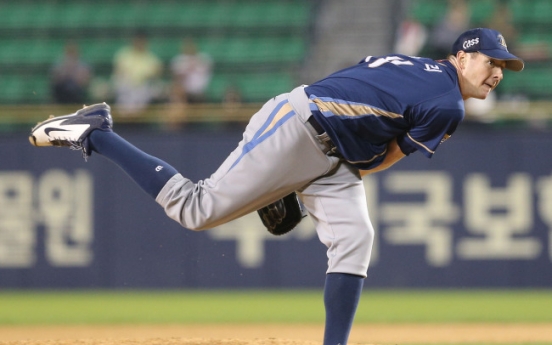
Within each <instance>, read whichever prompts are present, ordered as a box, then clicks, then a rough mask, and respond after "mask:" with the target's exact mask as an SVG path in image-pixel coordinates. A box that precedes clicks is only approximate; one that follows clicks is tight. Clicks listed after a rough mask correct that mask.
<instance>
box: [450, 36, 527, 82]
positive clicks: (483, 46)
mask: <svg viewBox="0 0 552 345" xmlns="http://www.w3.org/2000/svg"><path fill="white" fill-rule="evenodd" d="M460 50H463V51H465V52H466V53H474V52H480V53H482V54H485V55H487V56H488V57H491V58H493V59H497V60H503V61H506V68H507V69H509V70H512V71H516V72H518V71H521V70H522V69H523V67H524V63H523V60H522V59H520V58H518V57H517V56H515V55H514V54H512V53H510V52H509V51H508V47H507V46H506V40H505V39H504V36H502V34H501V33H500V32H498V31H496V30H491V29H485V28H477V29H471V30H468V31H466V32H464V33H463V34H461V35H460V36H459V37H458V38H457V39H456V41H455V42H454V44H453V45H452V54H454V55H456V53H458V51H460Z"/></svg>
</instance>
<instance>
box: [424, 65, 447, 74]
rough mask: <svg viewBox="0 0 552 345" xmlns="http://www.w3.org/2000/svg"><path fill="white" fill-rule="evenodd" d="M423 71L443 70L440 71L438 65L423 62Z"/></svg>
mask: <svg viewBox="0 0 552 345" xmlns="http://www.w3.org/2000/svg"><path fill="white" fill-rule="evenodd" d="M424 71H426V72H439V73H441V72H443V71H441V69H440V68H439V65H430V64H428V63H426V64H425V69H424Z"/></svg>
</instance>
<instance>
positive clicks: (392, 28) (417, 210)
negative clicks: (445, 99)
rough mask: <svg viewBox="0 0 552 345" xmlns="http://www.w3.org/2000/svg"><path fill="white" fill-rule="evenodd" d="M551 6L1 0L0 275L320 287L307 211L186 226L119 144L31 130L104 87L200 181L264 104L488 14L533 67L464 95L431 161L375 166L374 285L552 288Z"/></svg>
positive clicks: (96, 96) (162, 150)
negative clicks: (110, 151) (294, 220)
mask: <svg viewBox="0 0 552 345" xmlns="http://www.w3.org/2000/svg"><path fill="white" fill-rule="evenodd" d="M550 13H552V1H549V0H530V1H527V0H523V1H522V0H450V1H446V0H372V1H366V0H340V1H337V0H264V1H254V0H202V1H199V0H196V1H193V0H180V1H177V0H134V1H131V0H120V1H117V2H114V1H108V0H95V1H87V0H76V1H69V0H43V1H31V0H17V1H16V0H3V1H0V288H76V287H85V288H128V287H130V288H134V287H137V288H180V287H185V288H203V287H212V288H234V287H236V288H241V287H272V288H280V287H283V288H288V287H289V288H296V287H321V286H322V285H323V282H324V272H325V269H326V256H325V248H324V247H323V245H322V244H320V243H319V242H318V239H317V236H316V233H315V231H314V229H313V226H312V223H311V222H310V220H309V219H308V218H306V219H305V220H304V221H303V222H302V223H301V224H300V226H299V227H298V228H297V229H295V230H294V231H293V232H292V233H291V234H289V235H286V236H283V237H274V236H271V235H270V234H268V233H267V232H266V230H265V229H264V228H263V227H262V224H261V222H260V220H259V219H258V217H257V215H256V214H252V215H249V216H246V217H244V218H242V219H239V220H236V221H234V222H231V223H229V224H226V225H224V226H221V227H219V228H216V229H212V230H210V231H207V232H202V233H195V232H191V231H186V230H184V229H181V228H180V227H179V226H178V225H177V224H176V223H174V222H173V221H171V220H169V219H168V218H167V217H166V216H165V215H164V213H163V212H162V210H160V208H159V207H158V206H157V205H156V204H155V203H153V202H152V200H151V199H150V198H149V197H148V196H147V195H145V194H144V193H142V192H141V191H140V190H138V188H137V187H136V186H135V185H134V184H133V183H132V182H131V181H129V179H128V178H127V177H126V176H125V175H124V174H123V173H122V172H121V171H120V170H118V168H116V167H114V166H112V165H111V164H110V163H109V162H107V161H106V160H104V159H102V158H101V157H96V156H94V155H93V156H92V157H91V158H90V159H89V161H88V162H87V163H85V162H84V161H83V160H81V159H80V156H79V155H78V154H77V153H73V154H72V155H69V154H68V153H67V152H61V151H60V150H59V149H38V148H34V147H31V145H29V143H28V141H27V135H28V130H29V129H30V127H31V126H32V125H34V124H35V123H36V122H37V121H40V120H43V119H44V118H45V117H46V116H47V115H49V114H56V115H61V114H66V113H72V112H74V111H75V110H77V109H78V108H80V107H81V106H82V104H91V103H97V102H104V101H105V102H108V103H109V104H110V105H111V106H112V110H113V116H114V119H115V128H116V130H117V131H118V132H119V133H120V134H122V135H123V136H124V137H126V138H127V139H129V140H130V141H131V142H133V143H135V144H136V145H137V146H138V147H140V148H142V149H144V150H146V151H147V152H149V153H152V154H154V155H156V156H159V157H160V158H162V159H165V160H167V161H169V162H171V163H172V164H173V165H174V166H175V167H177V168H178V169H179V170H180V171H182V173H183V174H184V175H186V176H189V177H191V178H192V179H196V180H198V179H203V178H205V177H207V176H209V174H211V173H212V172H213V171H214V170H215V169H216V168H217V167H218V165H219V164H220V163H221V162H222V161H223V160H224V158H225V157H226V156H227V155H228V153H230V152H231V150H233V148H234V147H235V146H236V144H237V142H238V141H239V140H240V138H241V133H242V131H243V129H244V128H245V125H246V121H247V119H248V118H249V117H250V116H251V115H252V114H253V113H254V112H255V111H256V110H257V109H258V108H259V107H260V106H261V105H262V103H263V102H264V101H266V100H268V99H270V98H272V97H274V96H275V95H278V94H280V93H283V92H288V91H290V90H291V89H292V88H293V87H295V86H297V85H300V84H308V83H312V82H314V81H316V80H318V79H320V78H323V77H324V76H326V75H327V74H329V73H331V72H333V71H335V70H337V69H340V68H343V67H346V66H349V65H351V64H355V63H357V62H359V61H360V60H361V59H363V58H364V57H366V56H367V55H374V56H375V55H383V54H389V53H402V54H408V55H418V56H427V57H432V58H434V59H441V58H445V57H446V56H447V54H448V52H449V51H448V49H449V47H450V46H451V45H452V42H453V41H454V40H455V39H456V37H457V36H458V35H459V34H460V33H461V32H463V31H465V30H467V29H469V28H472V27H478V26H485V27H491V28H494V29H496V30H499V31H500V32H502V33H503V34H504V36H505V38H506V41H507V43H508V47H509V49H510V51H511V52H513V53H514V54H516V55H518V56H520V57H521V58H523V59H524V60H525V62H526V65H525V66H526V67H525V70H524V71H523V72H521V73H513V72H509V71H506V72H505V78H504V80H503V82H502V83H501V84H500V85H499V86H498V88H497V89H496V91H495V92H494V93H493V94H492V95H491V97H489V99H488V100H486V101H470V102H468V103H467V105H466V109H467V117H466V120H465V123H464V124H463V126H462V128H460V129H459V130H458V131H457V133H455V135H454V137H453V140H450V141H447V143H446V144H444V145H443V147H442V148H440V150H439V152H438V154H436V155H435V157H434V158H432V159H431V160H427V159H425V158H424V157H422V156H421V155H419V157H418V155H416V154H415V155H412V157H410V158H409V159H407V160H404V161H401V163H400V164H398V165H397V167H396V168H394V169H391V170H390V171H386V172H383V173H381V174H377V175H374V176H369V177H367V178H365V180H364V183H365V185H366V190H367V199H368V202H369V205H370V214H371V217H372V221H373V223H374V226H375V227H376V231H377V238H376V243H375V248H374V254H373V258H372V262H371V268H370V270H369V278H368V280H367V282H366V288H367V289H369V288H372V287H375V288H378V287H540V288H543V287H544V288H548V287H552V269H551V268H552V176H551V175H550V174H551V168H550V165H551V164H550V159H549V157H550V155H549V148H550V147H551V146H552V138H551V137H550V119H551V116H552V107H551V103H550V96H551V95H552V86H551V84H550V81H549V79H550V77H552V58H551V52H552V50H551V49H552V35H551V34H550V32H551V28H552V17H551V16H550ZM243 183H247V181H244V182H243Z"/></svg>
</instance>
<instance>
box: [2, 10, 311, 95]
mask: <svg viewBox="0 0 552 345" xmlns="http://www.w3.org/2000/svg"><path fill="white" fill-rule="evenodd" d="M312 6H313V4H312V2H311V1H310V0H264V1H255V0H233V1H229V0H203V1H199V0H180V1H178V0H140V1H136V0H135V1H131V0H118V1H109V0H98V1H93V0H79V1H69V0H44V1H38V0H20V1H15V0H7V1H2V2H0V47H1V48H0V73H1V74H2V78H1V80H0V91H3V92H2V93H1V94H0V104H17V103H48V102H51V99H50V96H49V89H48V75H49V71H50V69H51V67H52V65H53V63H54V62H55V61H56V59H58V58H59V57H60V56H61V54H62V52H63V47H64V45H65V43H66V42H67V41H68V40H73V41H75V42H77V43H78V45H79V46H80V50H81V56H82V57H83V58H84V60H86V61H87V62H88V63H89V64H90V65H91V66H92V67H93V70H94V74H95V76H96V77H98V78H100V79H103V80H108V79H109V76H110V74H111V71H112V61H113V56H114V54H115V52H116V51H117V50H118V49H119V48H121V47H122V46H123V45H126V44H128V43H129V41H130V39H131V37H132V34H133V33H134V32H135V31H136V30H137V29H143V30H146V31H147V32H148V37H149V43H150V48H151V49H152V50H153V51H154V52H155V53H156V54H157V55H158V56H160V58H161V59H162V60H163V62H164V63H165V65H166V66H168V64H169V63H170V60H171V58H172V57H174V56H175V55H177V54H178V53H179V51H180V48H181V44H182V42H183V39H184V38H185V37H186V36H192V37H194V39H195V40H196V41H197V42H198V45H199V48H200V50H201V51H204V52H206V53H208V54H209V55H211V57H212V58H213V60H214V66H215V71H214V73H215V75H214V79H213V82H212V85H211V86H210V88H209V91H208V100H209V101H212V102H218V101H221V99H222V98H221V97H222V95H223V90H224V89H225V88H226V87H227V86H228V85H229V84H232V85H237V86H239V87H240V90H241V92H242V94H243V99H244V100H246V101H251V102H259V101H264V100H266V99H267V98H270V97H272V96H273V95H274V94H275V93H279V92H283V91H287V90H289V89H290V88H291V87H292V86H293V85H294V84H295V81H294V80H293V76H294V74H295V72H296V71H297V70H298V68H299V67H300V65H301V63H302V62H303V59H304V57H305V54H306V52H307V41H308V34H309V26H310V25H311V23H312V13H313V11H312ZM165 77H166V78H168V73H166V75H165ZM262 83H267V84H268V85H262ZM30 89H33V90H32V91H30Z"/></svg>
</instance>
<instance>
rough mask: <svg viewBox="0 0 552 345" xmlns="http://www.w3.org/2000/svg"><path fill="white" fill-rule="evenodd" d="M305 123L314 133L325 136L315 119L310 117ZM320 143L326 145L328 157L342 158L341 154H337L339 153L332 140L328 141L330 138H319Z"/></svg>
mask: <svg viewBox="0 0 552 345" xmlns="http://www.w3.org/2000/svg"><path fill="white" fill-rule="evenodd" d="M307 122H308V123H309V124H310V125H311V126H312V128H314V130H315V131H316V133H317V134H318V135H319V136H321V135H322V134H325V133H326V131H325V130H324V128H322V126H320V124H319V123H318V121H316V119H315V118H314V116H311V117H309V118H308V119H307ZM318 140H320V141H321V142H323V143H324V144H326V145H328V148H329V151H328V153H327V154H328V155H330V156H337V157H343V156H342V155H341V153H339V151H337V147H336V146H335V144H334V143H333V141H332V139H330V137H329V136H328V135H327V134H326V135H325V136H324V138H323V139H322V138H320V137H319V139H318Z"/></svg>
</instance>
